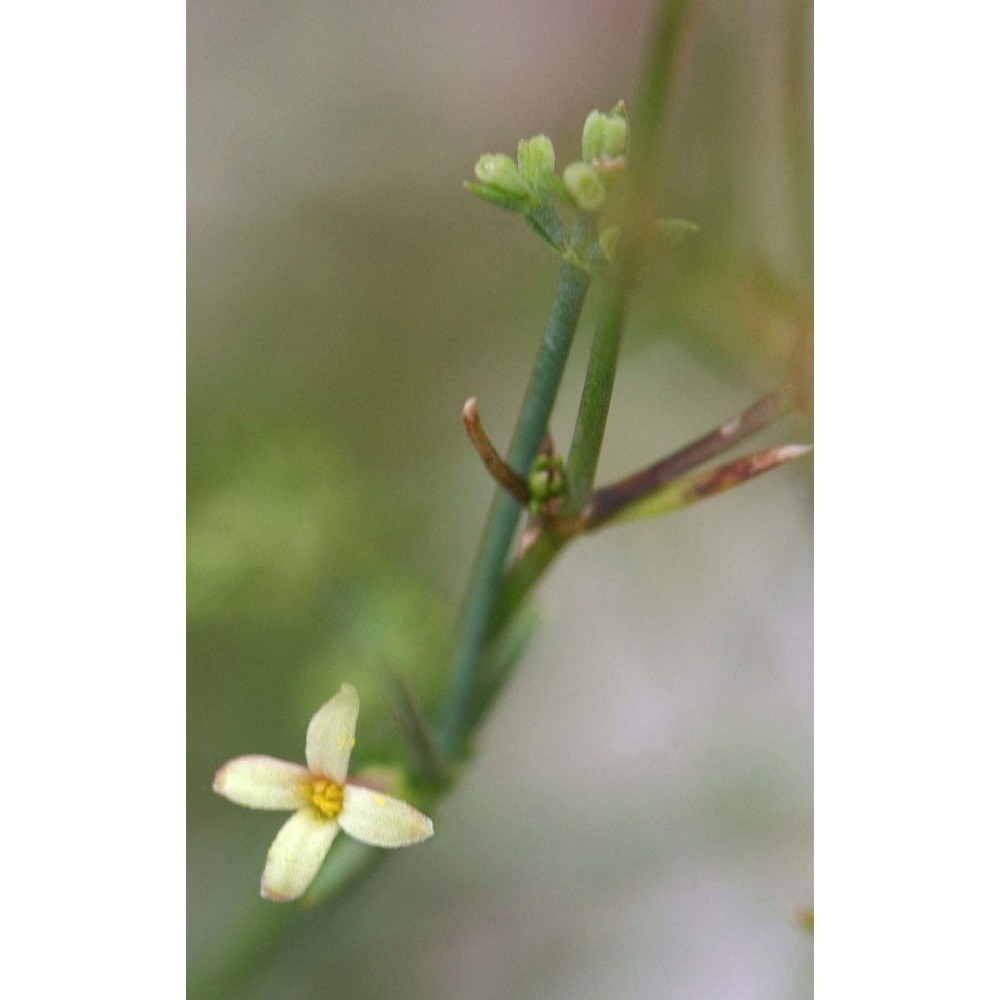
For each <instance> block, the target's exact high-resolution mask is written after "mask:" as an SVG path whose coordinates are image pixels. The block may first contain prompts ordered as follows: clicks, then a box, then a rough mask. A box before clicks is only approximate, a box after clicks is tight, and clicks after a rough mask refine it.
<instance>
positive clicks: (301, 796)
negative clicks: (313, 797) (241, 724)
mask: <svg viewBox="0 0 1000 1000" xmlns="http://www.w3.org/2000/svg"><path fill="white" fill-rule="evenodd" d="M308 780H309V772H308V771H307V770H306V769H305V768H304V767H303V766H302V765H301V764H290V763H289V762H288V761H287V760H276V759H275V758H274V757H263V756H249V757H237V758H236V759H235V760H231V761H230V762H229V763H228V764H223V766H222V767H220V768H219V770H218V771H217V772H216V775H215V781H214V782H213V784H212V788H213V789H214V790H215V791H216V792H218V793H219V794H220V795H224V796H225V797H226V798H227V799H229V800H230V801H231V802H235V803H237V804H238V805H241V806H248V807H249V808H251V809H299V808H301V807H302V806H303V805H304V804H305V803H306V802H308V801H309V796H308V793H307V791H306V783H307V782H308Z"/></svg>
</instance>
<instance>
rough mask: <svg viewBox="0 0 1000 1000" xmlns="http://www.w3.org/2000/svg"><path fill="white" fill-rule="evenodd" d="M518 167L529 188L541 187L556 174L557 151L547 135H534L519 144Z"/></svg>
mask: <svg viewBox="0 0 1000 1000" xmlns="http://www.w3.org/2000/svg"><path fill="white" fill-rule="evenodd" d="M517 166H518V170H520V172H521V177H522V178H524V180H525V181H526V182H527V184H528V186H529V187H533V188H537V187H541V186H543V185H544V183H545V178H546V177H548V176H549V175H551V174H552V173H554V172H555V169H556V151H555V150H554V149H553V148H552V140H551V139H550V138H549V137H548V136H547V135H533V136H532V137H531V138H530V139H522V140H521V141H520V142H519V143H518V144H517Z"/></svg>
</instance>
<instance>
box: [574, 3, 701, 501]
mask: <svg viewBox="0 0 1000 1000" xmlns="http://www.w3.org/2000/svg"><path fill="white" fill-rule="evenodd" d="M688 7H689V2H688V0H670V2H664V3H663V4H662V5H661V7H660V18H659V23H658V25H657V27H656V29H655V31H654V33H653V46H652V49H651V51H650V54H649V59H648V62H647V67H646V77H645V81H644V86H643V88H642V96H641V98H640V103H639V112H638V115H637V116H636V120H635V128H634V134H633V137H632V139H631V148H630V149H629V155H628V173H627V174H626V178H627V182H628V185H629V189H628V192H627V197H626V219H627V225H626V227H625V231H624V232H623V234H622V240H621V244H620V246H619V249H618V253H617V255H616V260H615V266H614V268H613V270H612V275H611V293H610V295H609V297H608V301H607V304H606V305H605V308H604V313H603V314H602V316H601V318H600V320H599V322H598V325H597V329H596V330H595V332H594V344H593V347H592V349H591V355H590V364H589V365H588V367H587V376H586V379H585V381H584V386H583V394H582V395H581V397H580V409H579V411H578V414H577V419H576V429H575V430H574V432H573V443H572V445H571V446H570V453H569V462H568V464H567V492H568V510H569V511H571V512H573V511H580V510H581V509H582V508H583V506H584V505H585V504H586V502H587V499H588V497H589V496H590V491H591V489H592V488H593V485H594V477H595V475H596V472H597V459H598V456H599V455H600V451H601V443H602V442H603V440H604V428H605V426H606V425H607V421H608V410H609V409H610V407H611V390H612V388H613V386H614V381H615V371H616V369H617V367H618V352H619V347H620V345H621V338H622V330H623V327H624V322H625V311H626V307H627V304H628V298H629V294H630V292H631V290H632V287H633V285H634V284H635V278H636V274H637V272H638V269H639V264H640V262H641V260H642V255H643V244H644V243H645V240H646V239H647V234H648V230H649V228H650V223H651V216H652V215H653V213H652V212H651V211H650V208H649V205H650V203H651V202H652V200H653V199H652V194H653V192H652V188H653V183H654V180H655V178H656V165H657V160H658V155H657V154H658V152H659V146H660V142H659V138H660V133H661V129H662V124H663V119H664V108H665V106H666V101H667V95H668V92H669V89H670V82H671V77H672V73H671V71H672V69H673V67H674V64H675V62H676V55H677V50H678V48H679V45H680V40H681V36H682V30H681V29H682V28H683V26H684V22H685V19H686V16H687V11H688Z"/></svg>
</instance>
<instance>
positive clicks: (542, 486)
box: [528, 455, 566, 517]
mask: <svg viewBox="0 0 1000 1000" xmlns="http://www.w3.org/2000/svg"><path fill="white" fill-rule="evenodd" d="M528 492H529V493H530V494H531V502H530V503H529V505H528V506H529V508H530V510H531V513H532V514H534V515H535V516H536V517H539V516H541V515H542V514H552V513H554V512H555V511H556V510H558V507H559V504H558V502H557V501H560V500H561V499H562V498H563V497H564V496H565V495H566V469H565V465H564V463H563V460H562V457H561V456H559V455H539V456H537V457H536V458H535V461H534V462H533V463H532V465H531V471H530V472H529V473H528Z"/></svg>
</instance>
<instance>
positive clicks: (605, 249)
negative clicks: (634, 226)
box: [597, 226, 622, 263]
mask: <svg viewBox="0 0 1000 1000" xmlns="http://www.w3.org/2000/svg"><path fill="white" fill-rule="evenodd" d="M621 235H622V227H621V226H607V227H606V228H605V229H602V230H601V235H600V236H598V237H597V242H598V243H600V245H601V252H602V253H603V254H604V259H605V260H607V261H608V263H611V261H613V260H614V259H615V252H616V251H617V250H618V240H619V239H621Z"/></svg>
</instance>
